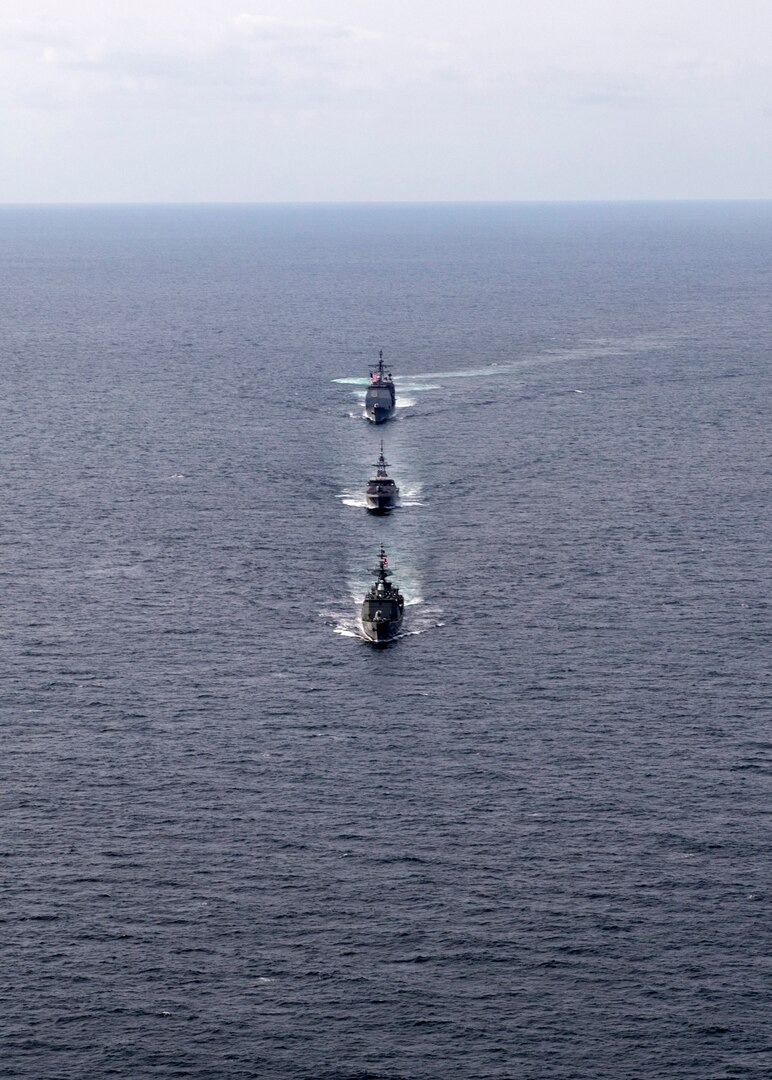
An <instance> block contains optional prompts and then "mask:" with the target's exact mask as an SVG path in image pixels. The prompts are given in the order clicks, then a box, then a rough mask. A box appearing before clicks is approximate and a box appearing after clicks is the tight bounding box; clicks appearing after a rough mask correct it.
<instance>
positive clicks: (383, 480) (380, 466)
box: [365, 440, 399, 514]
mask: <svg viewBox="0 0 772 1080" xmlns="http://www.w3.org/2000/svg"><path fill="white" fill-rule="evenodd" d="M387 467H388V462H387V461H386V458H385V457H384V456H383V440H381V453H380V457H379V458H378V461H377V463H376V466H375V468H376V473H375V476H374V477H373V478H372V480H368V481H367V489H366V490H365V501H366V503H367V509H368V510H369V511H370V512H371V513H373V514H388V512H389V510H393V509H394V507H395V506H396V505H397V496H398V495H399V488H398V487H397V485H396V484H395V483H394V481H393V480H392V478H391V477H390V476H389V475H388V473H387V472H386V469H387Z"/></svg>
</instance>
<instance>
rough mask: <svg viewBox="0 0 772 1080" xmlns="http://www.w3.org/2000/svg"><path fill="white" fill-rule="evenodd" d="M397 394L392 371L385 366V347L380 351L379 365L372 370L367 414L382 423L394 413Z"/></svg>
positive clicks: (366, 402)
mask: <svg viewBox="0 0 772 1080" xmlns="http://www.w3.org/2000/svg"><path fill="white" fill-rule="evenodd" d="M396 407H397V396H396V393H395V391H394V380H393V378H392V377H391V372H388V373H387V372H386V370H385V369H384V366H383V349H381V350H380V352H379V353H378V367H377V368H376V369H375V371H371V372H370V384H369V386H368V387H367V393H366V394H365V414H366V416H367V419H368V420H372V422H373V423H374V424H382V423H383V421H384V420H388V419H389V418H390V417H392V416H393V415H394V410H395V408H396Z"/></svg>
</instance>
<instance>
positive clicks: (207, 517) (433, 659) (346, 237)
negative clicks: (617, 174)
mask: <svg viewBox="0 0 772 1080" xmlns="http://www.w3.org/2000/svg"><path fill="white" fill-rule="evenodd" d="M0 280H1V281H2V291H1V292H0V310H1V312H2V328H3V334H2V350H1V352H0V370H2V373H3V393H2V396H1V397H0V411H1V414H2V439H1V440H0V454H1V455H2V457H1V464H0V491H1V492H2V506H3V514H2V527H1V528H0V555H1V558H0V574H1V575H2V599H3V602H2V630H1V635H0V657H2V664H1V666H0V696H1V697H2V705H0V731H1V732H2V746H3V753H2V756H0V773H1V779H2V782H1V783H0V798H1V799H2V817H1V818H0V856H1V864H0V865H2V874H1V875H0V1018H2V1019H0V1036H1V1037H0V1044H1V1045H2V1059H1V1060H0V1075H2V1077H3V1078H6V1077H7V1078H24V1080H81V1078H93V1077H97V1078H103V1077H104V1078H107V1077H126V1078H127V1080H145V1078H148V1080H150V1078H163V1080H178V1078H180V1080H181V1078H190V1080H247V1078H258V1080H263V1078H265V1080H662V1078H664V1077H667V1078H672V1080H730V1078H748V1080H763V1078H767V1077H769V1076H772V1019H771V1018H772V1008H770V998H769V987H770V981H769V979H770V964H769V956H770V954H772V941H771V938H772V929H771V928H772V911H771V907H770V893H771V889H770V882H771V880H772V875H771V874H770V832H769V810H770V794H771V789H770V784H769V765H770V742H771V739H770V713H771V711H772V710H771V709H770V698H771V697H772V694H771V693H770V691H771V688H772V687H771V684H772V679H771V678H770V667H771V666H772V661H771V657H772V635H771V633H770V629H771V627H770V611H771V608H770V579H771V577H772V573H771V571H772V545H771V544H770V502H771V501H772V500H771V498H770V496H771V494H772V456H771V451H772V446H771V440H770V405H771V404H772V394H770V389H771V381H772V380H771V374H770V359H771V356H772V354H771V351H770V341H772V309H771V308H770V293H771V292H772V203H736V204H731V203H727V204H709V203H702V204H677V203H672V204H665V203H660V204H643V203H642V204H559V205H558V204H554V205H548V204H543V205H534V204H530V205H529V204H508V205H440V206H426V205H382V206H368V205H361V206H360V205H353V206H324V205H319V206H231V207H217V206H188V207H182V206H181V207H163V206H135V207H42V206H41V207H26V208H25V207H4V208H0ZM379 349H383V351H384V358H385V360H386V363H387V365H388V367H389V368H390V370H392V371H393V373H394V375H395V377H396V384H397V397H398V406H399V407H398V410H397V415H396V417H395V419H394V420H392V421H390V422H389V423H387V424H385V425H380V426H378V427H376V426H374V425H372V424H370V423H368V422H367V421H366V420H365V419H364V418H363V413H362V399H363V394H364V389H365V380H366V379H367V375H368V371H369V370H370V369H371V368H372V367H373V366H374V364H375V363H377V357H378V350H379ZM381 438H383V441H384V449H385V453H386V456H387V459H388V461H389V462H390V463H391V469H390V472H391V475H393V476H394V478H395V480H396V481H397V483H398V485H399V486H400V488H401V490H402V502H403V505H402V507H401V508H400V509H399V510H397V511H395V512H394V513H392V514H391V515H390V516H389V517H387V518H380V519H379V518H373V517H370V516H368V515H367V513H366V512H365V510H364V509H363V506H362V502H363V500H362V495H363V489H364V484H365V482H366V480H367V478H368V476H369V475H370V474H371V473H372V463H373V462H375V460H376V457H377V454H378V450H379V444H380V439H381ZM381 543H383V544H384V547H385V549H386V551H387V553H388V557H389V564H390V568H391V569H392V570H393V573H394V580H395V582H396V583H397V584H398V585H399V586H400V588H401V589H402V591H403V593H404V595H405V598H406V602H407V603H406V615H405V621H404V625H403V631H404V633H403V635H402V636H401V637H400V638H399V640H397V641H396V642H394V643H393V644H391V645H389V646H388V647H386V648H384V649H374V648H373V647H372V646H371V645H369V644H368V643H367V642H365V641H364V640H363V639H362V637H361V632H360V629H359V626H358V622H357V612H358V607H359V605H360V603H361V599H362V596H363V594H364V591H365V589H366V588H367V586H368V582H369V581H370V569H371V568H372V567H373V566H374V565H375V562H376V556H377V552H378V548H379V545H380V544H381Z"/></svg>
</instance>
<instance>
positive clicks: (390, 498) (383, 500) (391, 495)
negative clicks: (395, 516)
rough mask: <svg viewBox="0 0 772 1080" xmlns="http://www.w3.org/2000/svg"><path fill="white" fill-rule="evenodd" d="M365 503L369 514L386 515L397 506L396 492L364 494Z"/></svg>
mask: <svg viewBox="0 0 772 1080" xmlns="http://www.w3.org/2000/svg"><path fill="white" fill-rule="evenodd" d="M365 502H366V503H367V509H368V510H369V511H370V513H371V514H388V513H389V511H391V510H393V509H394V508H395V506H396V505H397V492H396V491H387V492H370V491H368V492H366V493H365Z"/></svg>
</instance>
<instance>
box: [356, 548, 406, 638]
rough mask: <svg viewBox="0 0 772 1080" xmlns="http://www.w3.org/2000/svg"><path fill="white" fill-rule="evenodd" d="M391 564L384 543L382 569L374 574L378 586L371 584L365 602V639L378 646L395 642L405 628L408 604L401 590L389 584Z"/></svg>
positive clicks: (380, 558) (380, 567)
mask: <svg viewBox="0 0 772 1080" xmlns="http://www.w3.org/2000/svg"><path fill="white" fill-rule="evenodd" d="M388 565H389V561H388V559H387V558H386V552H385V551H384V550H383V544H381V551H380V554H379V556H378V568H377V569H376V570H374V571H373V573H374V575H375V584H374V585H371V586H370V588H369V589H368V591H367V594H366V596H365V598H364V601H363V602H362V629H363V630H364V632H365V637H367V638H369V640H370V641H373V642H375V644H376V645H385V644H386V643H387V642H389V641H392V640H393V639H394V638H395V637H396V636H397V634H398V633H399V628H400V627H401V626H402V614H403V612H404V610H405V601H404V599H403V597H402V594H401V593H400V591H399V589H397V587H396V586H395V585H392V583H391V582H390V581H389V578H390V577H391V571H390V570H387V569H386V567H387V566H388Z"/></svg>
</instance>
